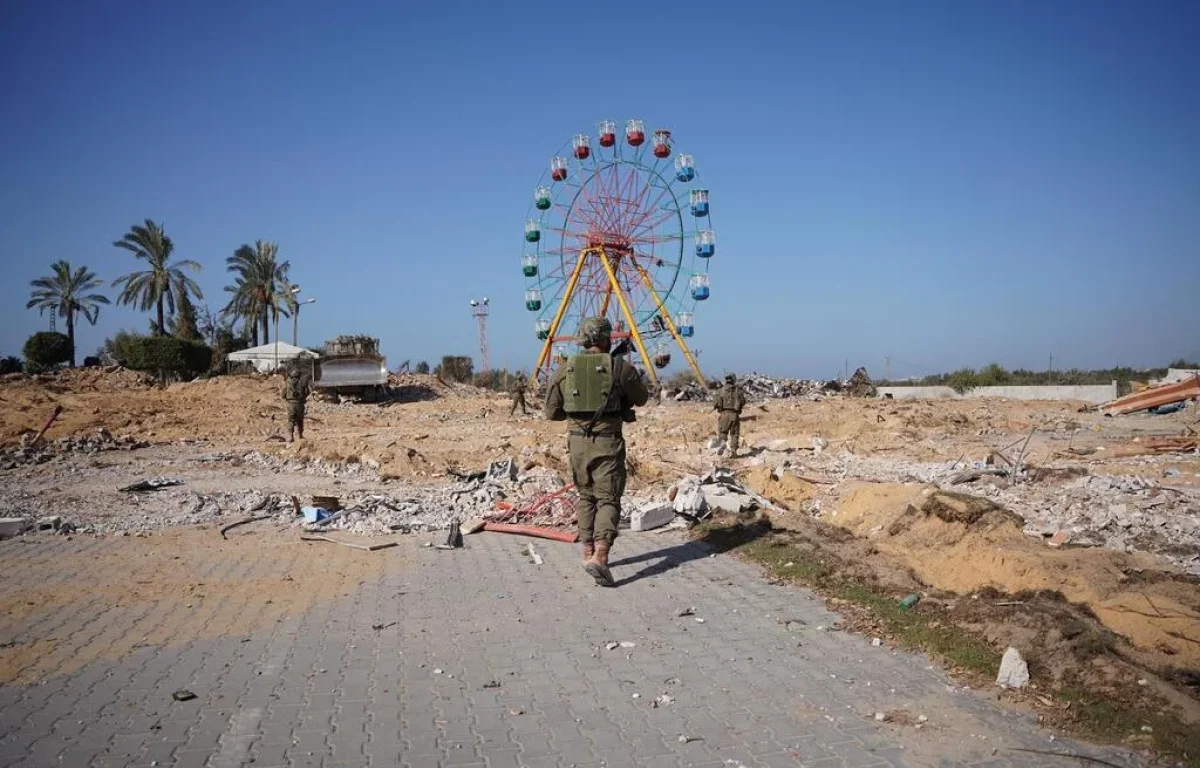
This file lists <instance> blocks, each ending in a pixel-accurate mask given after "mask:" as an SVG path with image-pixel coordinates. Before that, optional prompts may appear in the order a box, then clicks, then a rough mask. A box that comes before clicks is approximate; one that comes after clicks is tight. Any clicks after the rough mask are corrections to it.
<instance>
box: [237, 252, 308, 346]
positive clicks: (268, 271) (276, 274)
mask: <svg viewBox="0 0 1200 768" xmlns="http://www.w3.org/2000/svg"><path fill="white" fill-rule="evenodd" d="M278 255H279V245H278V244H276V243H272V242H270V241H268V240H255V241H254V246H253V247H251V246H249V245H243V246H241V247H240V248H238V249H237V250H236V251H234V253H233V255H232V256H230V257H229V258H227V259H225V263H226V265H227V267H226V268H227V269H228V270H229V271H230V272H232V273H234V275H235V276H236V277H235V278H234V281H233V285H227V286H225V290H226V291H227V292H228V293H230V294H232V298H230V300H229V303H228V304H227V305H226V306H225V310H224V311H225V312H226V314H229V315H232V316H234V317H240V318H242V319H243V320H244V321H245V323H246V325H247V326H248V327H249V328H250V330H251V340H252V341H253V342H254V343H255V344H257V343H258V330H259V328H260V327H261V328H262V342H263V343H264V344H266V343H267V342H269V341H270V340H271V338H270V337H271V332H270V328H271V321H272V320H275V321H276V322H278V320H279V316H280V315H283V316H284V317H288V316H289V315H288V304H287V298H288V297H287V296H285V294H284V286H285V285H290V282H289V281H288V269H289V268H290V267H291V265H290V264H289V263H288V262H286V261H284V262H279V261H276V257H277V256H278Z"/></svg>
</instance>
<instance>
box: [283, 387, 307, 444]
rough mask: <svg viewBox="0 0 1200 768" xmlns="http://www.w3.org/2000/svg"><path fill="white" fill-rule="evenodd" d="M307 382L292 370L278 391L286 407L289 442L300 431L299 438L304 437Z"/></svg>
mask: <svg viewBox="0 0 1200 768" xmlns="http://www.w3.org/2000/svg"><path fill="white" fill-rule="evenodd" d="M308 393H309V384H308V381H307V380H305V379H304V377H303V376H302V375H301V374H300V372H299V371H296V370H293V371H292V373H291V374H289V375H288V379H287V383H285V384H284V385H283V391H282V392H281V393H280V394H281V395H282V396H283V400H284V402H286V403H287V408H288V442H289V443H290V442H291V441H292V439H293V438H294V437H295V433H296V432H297V431H298V432H299V433H300V439H301V440H303V439H304V409H305V405H306V401H307V400H308Z"/></svg>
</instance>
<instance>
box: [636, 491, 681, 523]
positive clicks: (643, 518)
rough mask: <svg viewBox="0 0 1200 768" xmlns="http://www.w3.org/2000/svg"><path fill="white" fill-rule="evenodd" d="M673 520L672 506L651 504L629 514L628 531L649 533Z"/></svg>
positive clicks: (673, 510) (673, 509)
mask: <svg viewBox="0 0 1200 768" xmlns="http://www.w3.org/2000/svg"><path fill="white" fill-rule="evenodd" d="M677 498H678V497H677ZM674 519H675V508H674V506H672V505H671V504H668V503H666V502H662V503H651V504H647V505H644V506H642V507H640V508H638V509H635V510H633V511H632V512H630V513H629V529H630V530H631V531H650V530H653V529H655V528H661V527H662V526H664V525H666V524H668V523H670V522H671V521H672V520H674Z"/></svg>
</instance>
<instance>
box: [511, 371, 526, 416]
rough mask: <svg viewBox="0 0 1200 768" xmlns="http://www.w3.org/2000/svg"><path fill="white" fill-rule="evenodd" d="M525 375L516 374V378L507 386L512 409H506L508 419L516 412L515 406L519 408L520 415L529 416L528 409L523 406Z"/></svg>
mask: <svg viewBox="0 0 1200 768" xmlns="http://www.w3.org/2000/svg"><path fill="white" fill-rule="evenodd" d="M525 387H526V382H525V374H523V373H518V374H517V378H515V379H513V383H512V384H511V385H509V388H508V392H509V394H511V395H512V408H509V409H508V417H509V418H510V419H511V418H512V415H513V414H514V413H516V412H517V406H518V405H519V406H521V415H522V416H527V415H529V409H528V408H526V406H525Z"/></svg>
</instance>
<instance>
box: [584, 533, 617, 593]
mask: <svg viewBox="0 0 1200 768" xmlns="http://www.w3.org/2000/svg"><path fill="white" fill-rule="evenodd" d="M595 546H596V554H595V555H593V556H592V559H591V560H588V561H587V562H586V563H584V566H583V569H584V570H585V571H587V572H588V575H589V576H591V577H592V578H593V579H595V580H596V583H597V584H599V585H600V586H602V587H615V586H616V585H617V584H616V582H615V581H613V577H612V571H610V570H609V569H608V550H609V546H610V545H609V543H608V542H607V541H597V542H596V543H595Z"/></svg>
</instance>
